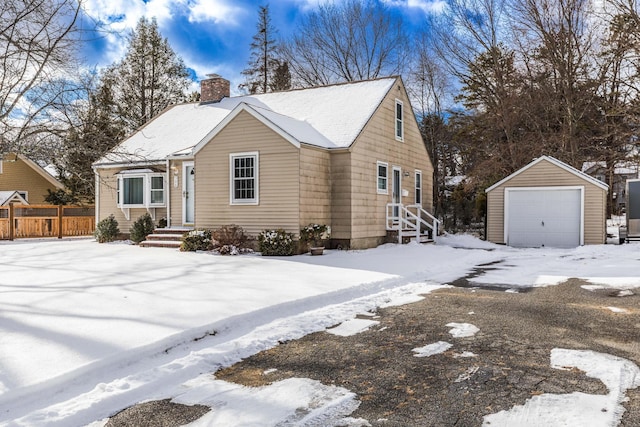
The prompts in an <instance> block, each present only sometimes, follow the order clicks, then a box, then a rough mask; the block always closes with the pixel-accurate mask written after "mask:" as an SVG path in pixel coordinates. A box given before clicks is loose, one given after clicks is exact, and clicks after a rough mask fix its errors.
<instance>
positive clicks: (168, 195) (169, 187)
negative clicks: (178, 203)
mask: <svg viewBox="0 0 640 427" xmlns="http://www.w3.org/2000/svg"><path fill="white" fill-rule="evenodd" d="M166 162H167V167H166V172H165V173H166V174H167V228H170V227H171V169H170V168H169V166H170V165H169V163H171V162H170V161H169V159H167V160H166Z"/></svg>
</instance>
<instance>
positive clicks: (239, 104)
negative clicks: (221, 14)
mask: <svg viewBox="0 0 640 427" xmlns="http://www.w3.org/2000/svg"><path fill="white" fill-rule="evenodd" d="M201 84H202V90H201V99H202V101H201V102H200V103H197V104H182V105H177V106H173V107H170V108H168V109H167V110H166V111H164V112H163V113H162V114H160V115H159V116H157V117H156V118H154V119H153V120H152V121H150V122H149V123H147V124H146V125H145V126H144V127H142V128H141V129H139V130H138V132H137V133H135V134H134V135H132V136H131V137H130V138H128V139H127V140H125V141H123V142H122V143H121V144H120V145H119V146H118V147H116V148H115V149H114V150H112V151H111V152H109V153H108V154H107V155H105V156H104V157H103V158H101V159H99V160H98V161H97V162H96V163H94V165H93V167H94V170H95V172H96V188H97V191H96V205H97V206H96V216H97V218H96V219H97V220H98V221H99V220H101V219H103V218H105V217H107V216H108V215H109V214H114V215H115V217H116V219H117V221H118V222H119V224H120V229H121V230H123V231H124V230H128V229H129V228H130V226H131V224H132V222H133V221H135V220H136V219H137V218H138V217H139V216H140V215H142V214H143V213H145V212H150V213H151V215H152V216H153V217H154V218H155V219H156V221H157V220H159V219H160V218H163V217H165V218H166V219H167V222H168V225H169V226H170V227H181V226H187V227H196V228H216V227H220V226H222V225H226V224H237V225H239V226H241V227H243V228H244V229H245V231H246V232H248V233H249V234H252V235H257V234H258V233H259V232H260V231H262V230H265V229H273V228H282V229H284V230H286V231H287V232H290V233H294V234H296V235H297V234H298V233H299V230H300V227H302V226H305V225H307V224H309V223H321V224H327V225H329V226H330V227H331V237H332V245H333V246H337V245H340V246H341V247H344V248H367V247H373V246H376V245H378V244H380V243H383V242H385V241H386V240H387V217H386V214H387V212H388V209H387V203H390V202H392V201H393V202H397V203H403V204H405V205H411V204H415V203H416V202H417V203H418V204H420V205H421V206H422V207H423V208H424V209H425V210H427V211H431V210H432V203H433V202H432V197H433V195H432V175H433V167H432V164H431V160H430V159H429V155H428V153H427V151H426V148H425V145H424V143H423V141H422V138H421V136H420V132H419V129H418V124H417V122H416V119H415V116H414V114H413V111H412V109H411V105H410V102H409V98H408V96H407V93H406V91H405V88H404V84H403V82H402V80H401V78H400V77H391V78H383V79H377V80H369V81H363V82H355V83H345V84H338V85H332V86H323V87H317V88H309V89H300V90H292V91H287V92H277V93H268V94H261V95H248V96H239V97H232V98H230V97H229V82H228V81H227V80H225V79H223V78H221V77H219V76H213V77H212V78H210V79H208V80H204V81H202V82H201Z"/></svg>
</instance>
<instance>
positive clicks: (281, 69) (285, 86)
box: [269, 61, 291, 92]
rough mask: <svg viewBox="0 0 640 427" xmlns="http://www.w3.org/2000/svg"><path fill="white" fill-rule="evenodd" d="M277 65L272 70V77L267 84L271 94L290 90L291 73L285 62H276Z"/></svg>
mask: <svg viewBox="0 0 640 427" xmlns="http://www.w3.org/2000/svg"><path fill="white" fill-rule="evenodd" d="M277 62H278V65H277V66H276V68H275V70H273V77H272V79H271V81H270V82H269V89H270V90H271V92H280V91H283V90H289V89H291V72H290V71H289V63H288V62H287V61H277Z"/></svg>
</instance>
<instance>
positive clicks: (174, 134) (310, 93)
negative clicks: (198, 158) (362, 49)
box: [94, 77, 399, 167]
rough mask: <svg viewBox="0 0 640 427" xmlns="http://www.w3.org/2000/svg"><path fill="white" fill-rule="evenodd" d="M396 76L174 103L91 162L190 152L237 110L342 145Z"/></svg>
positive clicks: (299, 136) (300, 138) (312, 139)
mask: <svg viewBox="0 0 640 427" xmlns="http://www.w3.org/2000/svg"><path fill="white" fill-rule="evenodd" d="M398 78H399V77H389V78H383V79H377V80H367V81H362V82H353V83H344V84H337V85H332V86H321V87H315V88H308V89H298V90H291V91H286V92H272V93H266V94H260V95H246V96H238V97H231V98H224V99H223V100H221V101H220V102H217V103H208V104H182V105H176V106H173V107H171V108H169V109H167V110H165V112H163V113H162V114H161V115H159V116H158V117H156V118H155V119H153V120H151V121H150V122H148V123H147V124H145V126H143V127H142V128H141V129H139V130H138V131H137V132H136V133H135V134H133V135H132V136H130V137H129V138H127V139H126V140H125V141H123V142H122V143H121V144H119V145H118V146H117V147H116V148H115V149H113V150H112V151H110V152H109V153H107V154H106V155H105V156H103V157H102V158H101V159H99V160H98V161H97V162H95V163H94V166H96V167H99V166H106V165H112V164H115V163H144V162H152V161H155V162H159V161H162V160H164V159H166V158H167V157H169V156H189V155H193V153H194V151H195V150H198V149H200V148H201V147H202V144H206V142H208V141H209V140H211V138H212V137H213V136H215V135H216V134H217V132H219V131H220V130H221V129H222V128H224V126H225V125H226V124H228V123H229V121H231V120H232V119H233V118H234V117H236V116H237V114H239V113H240V111H246V112H248V113H249V114H252V115H253V116H254V117H256V118H257V119H258V120H260V121H261V122H263V123H264V124H265V125H267V126H268V127H270V128H271V129H273V130H274V131H276V132H277V133H279V134H280V135H282V136H283V137H284V138H285V139H287V140H288V141H290V142H292V143H294V144H298V145H299V144H300V143H306V144H311V145H316V146H319V147H322V148H327V149H331V148H347V147H349V146H350V145H351V144H353V142H354V141H355V140H356V138H357V137H358V135H359V134H360V132H361V131H362V129H363V128H364V126H365V125H366V124H367V123H368V121H369V119H370V118H371V116H372V115H373V114H374V113H375V111H376V109H377V108H378V106H379V104H380V102H382V100H383V99H384V97H385V96H386V94H387V93H388V92H389V90H390V89H391V88H392V87H393V85H394V83H395V82H396V81H397V79H398Z"/></svg>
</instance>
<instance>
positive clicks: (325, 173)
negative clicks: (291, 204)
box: [300, 145, 331, 227]
mask: <svg viewBox="0 0 640 427" xmlns="http://www.w3.org/2000/svg"><path fill="white" fill-rule="evenodd" d="M310 223H315V224H327V225H331V157H330V155H329V152H328V151H327V150H323V149H318V148H312V147H308V146H304V145H303V146H302V147H300V227H303V226H305V225H307V224H310Z"/></svg>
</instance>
